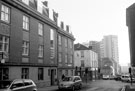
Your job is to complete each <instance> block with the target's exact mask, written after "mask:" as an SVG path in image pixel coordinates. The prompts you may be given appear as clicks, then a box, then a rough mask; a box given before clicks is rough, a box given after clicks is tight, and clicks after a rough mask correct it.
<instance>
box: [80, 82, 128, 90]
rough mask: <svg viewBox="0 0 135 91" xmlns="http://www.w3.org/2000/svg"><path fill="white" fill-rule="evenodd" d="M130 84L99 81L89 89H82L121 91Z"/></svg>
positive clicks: (90, 84) (89, 86)
mask: <svg viewBox="0 0 135 91" xmlns="http://www.w3.org/2000/svg"><path fill="white" fill-rule="evenodd" d="M126 84H129V83H123V82H121V81H115V80H98V81H95V82H92V83H89V85H88V88H87V89H84V90H83V89H82V90H81V91H120V89H121V88H122V87H123V86H124V85H126Z"/></svg>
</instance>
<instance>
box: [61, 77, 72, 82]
mask: <svg viewBox="0 0 135 91" xmlns="http://www.w3.org/2000/svg"><path fill="white" fill-rule="evenodd" d="M72 80H73V78H72V77H65V78H64V79H63V81H72Z"/></svg>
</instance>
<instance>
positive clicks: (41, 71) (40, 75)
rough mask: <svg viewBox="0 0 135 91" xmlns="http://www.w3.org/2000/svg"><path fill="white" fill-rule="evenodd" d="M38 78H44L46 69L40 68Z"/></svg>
mask: <svg viewBox="0 0 135 91" xmlns="http://www.w3.org/2000/svg"><path fill="white" fill-rule="evenodd" d="M38 80H44V69H43V68H38Z"/></svg>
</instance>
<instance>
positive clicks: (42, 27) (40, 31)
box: [38, 23, 44, 36]
mask: <svg viewBox="0 0 135 91" xmlns="http://www.w3.org/2000/svg"><path fill="white" fill-rule="evenodd" d="M38 35H40V36H44V26H43V24H42V23H38Z"/></svg>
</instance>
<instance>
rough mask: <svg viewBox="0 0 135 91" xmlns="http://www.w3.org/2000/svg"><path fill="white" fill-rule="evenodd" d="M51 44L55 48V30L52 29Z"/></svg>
mask: <svg viewBox="0 0 135 91" xmlns="http://www.w3.org/2000/svg"><path fill="white" fill-rule="evenodd" d="M50 44H51V47H52V48H54V30H53V29H51V31H50Z"/></svg>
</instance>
